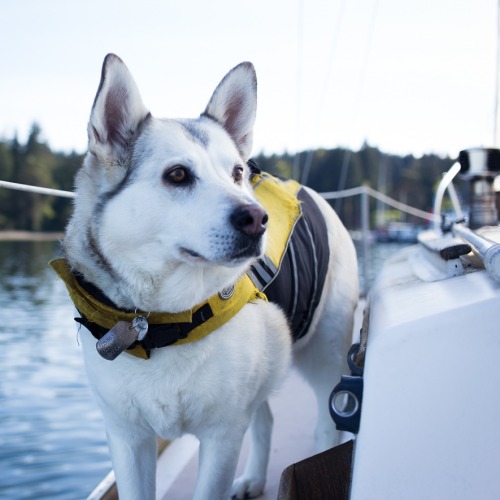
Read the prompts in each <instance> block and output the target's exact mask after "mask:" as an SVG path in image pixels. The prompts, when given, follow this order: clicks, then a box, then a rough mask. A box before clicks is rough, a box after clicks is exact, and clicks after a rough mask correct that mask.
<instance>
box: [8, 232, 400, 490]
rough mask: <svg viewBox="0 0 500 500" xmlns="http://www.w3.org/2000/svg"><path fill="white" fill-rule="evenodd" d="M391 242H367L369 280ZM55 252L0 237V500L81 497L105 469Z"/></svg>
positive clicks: (52, 247) (50, 246)
mask: <svg viewBox="0 0 500 500" xmlns="http://www.w3.org/2000/svg"><path fill="white" fill-rule="evenodd" d="M399 248H401V246H398V245H394V244H389V245H385V246H381V245H377V246H376V247H372V248H371V261H372V266H371V270H370V280H371V279H372V277H373V275H374V273H375V271H376V269H378V268H379V267H380V265H381V263H382V261H383V260H384V258H386V257H387V255H388V254H392V253H394V252H395V251H396V250H398V249H399ZM56 253H57V244H56V243H51V242H3V241H0V278H1V279H0V498H1V499H9V500H10V499H40V498H50V499H71V500H73V499H80V498H85V497H86V496H87V495H88V494H89V493H90V492H91V491H92V490H93V488H94V487H95V486H96V485H97V484H98V483H99V481H100V480H101V479H102V478H103V477H104V476H105V474H107V472H108V471H109V470H110V468H111V462H110V459H109V454H108V450H107V446H106V441H105V435H104V430H103V423H102V419H101V416H100V413H99V410H98V409H97V407H96V405H95V403H94V401H93V399H92V395H91V393H90V390H89V388H88V385H87V381H86V377H85V373H84V369H83V362H82V358H81V353H80V349H79V346H78V341H77V336H76V331H77V330H76V326H75V323H74V321H73V307H72V305H71V303H70V300H69V298H68V296H67V293H66V289H65V288H64V284H63V283H62V282H61V281H60V280H59V279H57V278H56V276H55V274H54V273H53V271H52V270H51V269H50V268H49V267H48V266H47V263H48V262H49V260H51V259H52V258H53V257H54V256H56ZM361 260H362V257H361Z"/></svg>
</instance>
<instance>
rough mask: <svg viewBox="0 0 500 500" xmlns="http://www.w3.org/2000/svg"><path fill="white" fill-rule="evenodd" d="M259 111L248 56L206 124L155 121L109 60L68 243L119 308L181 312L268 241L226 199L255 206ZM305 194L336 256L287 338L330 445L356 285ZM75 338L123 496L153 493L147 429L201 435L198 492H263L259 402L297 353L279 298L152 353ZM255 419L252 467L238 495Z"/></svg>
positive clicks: (340, 230)
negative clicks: (254, 140) (182, 177)
mask: <svg viewBox="0 0 500 500" xmlns="http://www.w3.org/2000/svg"><path fill="white" fill-rule="evenodd" d="M118 104H119V105H118ZM255 109H256V79H255V72H254V70H253V67H252V66H251V64H250V63H243V64H241V65H239V66H237V67H236V68H235V69H233V70H232V71H231V72H230V73H228V75H226V77H225V78H224V80H223V81H222V82H221V84H220V85H219V86H218V87H217V89H216V91H215V92H214V95H213V96H212V98H211V100H210V102H209V105H208V106H207V109H206V111H205V113H204V114H203V115H202V116H201V117H200V118H199V119H197V120H189V121H182V120H180V121H177V120H159V119H156V118H152V117H150V116H149V114H148V112H147V111H146V110H145V108H144V106H143V104H142V101H141V98H140V95H139V93H138V91H137V88H136V85H135V83H134V81H133V79H132V77H131V76H130V73H129V72H128V70H127V68H126V66H125V65H124V64H123V63H122V62H121V60H120V59H119V58H117V57H116V56H113V55H110V56H108V57H107V58H106V60H105V63H104V67H103V77H102V81H101V85H100V88H99V91H98V94H97V96H96V101H95V103H94V107H93V110H92V113H91V118H90V123H89V154H88V155H87V158H86V159H85V162H84V165H83V167H82V169H81V171H80V172H79V174H78V176H77V180H76V183H77V193H78V197H77V199H76V202H75V210H74V215H73V218H72V220H71V221H70V224H69V226H68V228H67V232H66V237H65V241H64V248H65V253H66V257H67V258H68V260H69V262H70V264H71V266H72V268H73V269H74V270H75V271H78V272H79V273H81V274H83V275H84V276H85V278H86V279H87V280H88V281H91V282H93V283H94V284H95V285H96V286H98V287H99V288H101V289H102V290H103V291H104V292H105V293H106V295H108V297H109V298H111V299H112V300H113V301H114V302H115V303H116V304H117V305H118V306H119V307H122V308H138V309H139V310H142V311H158V312H161V311H169V312H178V311H184V310H186V309H189V308H191V307H193V306H195V305H196V304H198V303H200V302H202V301H204V300H205V299H207V298H208V297H210V296H212V295H213V294H214V293H217V292H218V291H220V290H221V289H223V288H225V287H227V286H228V285H231V284H233V283H234V282H235V281H236V280H237V279H238V277H239V276H240V275H241V274H242V273H243V272H245V270H246V269H247V268H248V266H249V265H250V263H251V262H252V261H253V260H254V259H255V258H256V257H258V256H259V255H261V253H262V251H263V249H264V246H265V235H264V236H262V237H261V238H258V241H259V243H258V245H257V246H256V247H255V249H254V250H252V252H253V253H252V254H251V255H250V254H247V255H242V254H240V253H238V251H239V249H240V248H241V247H242V243H241V241H240V240H241V239H239V233H238V232H237V231H235V228H234V227H232V225H231V223H230V222H229V221H230V220H231V219H230V218H231V214H233V213H234V210H235V208H238V207H252V208H253V209H255V210H258V207H259V205H258V203H257V202H256V201H255V199H254V197H253V194H252V191H251V188H250V187H249V184H248V181H247V180H246V178H248V172H247V171H246V169H247V167H246V160H247V159H248V156H249V154H250V148H251V137H252V129H253V124H254V119H255ZM176 166H182V167H183V168H187V169H189V172H190V175H192V178H193V179H194V180H193V182H192V183H190V184H189V185H183V186H180V187H179V186H178V185H173V184H171V183H170V182H169V181H165V178H164V173H165V172H169V171H170V170H171V169H173V168H176ZM235 167H242V168H244V170H245V173H244V177H245V180H243V181H241V182H239V181H235V177H233V175H234V170H233V169H234V168H235ZM311 193H312V196H314V198H315V199H316V200H317V203H318V204H319V206H320V207H321V210H322V211H323V213H324V214H325V218H326V221H327V227H328V238H329V242H330V245H331V249H332V250H331V258H330V268H329V273H328V276H327V278H326V283H325V289H324V292H323V295H322V299H321V302H320V305H319V306H318V309H317V312H316V315H315V318H314V321H313V324H312V327H311V331H310V333H309V334H308V335H307V337H306V338H304V339H302V340H301V341H299V342H298V343H297V344H296V345H295V346H294V352H295V354H294V359H295V361H296V364H297V366H298V368H299V369H300V370H301V371H302V373H303V374H304V376H305V377H306V379H307V380H308V381H309V382H310V383H311V385H312V386H313V388H314V389H315V391H316V393H317V396H318V405H319V422H318V426H317V433H316V440H317V448H318V450H323V449H326V448H328V447H331V446H333V445H334V444H336V441H337V439H338V438H337V433H336V431H335V428H334V424H333V422H332V421H331V419H330V416H329V415H328V396H329V394H330V391H331V390H332V388H333V386H334V384H335V383H336V381H337V380H338V378H339V377H340V375H341V373H342V372H343V370H344V365H345V355H346V351H347V346H348V342H349V334H350V331H351V326H352V315H353V310H354V307H355V304H356V301H357V296H358V288H357V270H356V258H355V252H354V247H353V245H352V242H351V240H350V238H349V236H348V234H347V231H346V230H345V228H344V227H343V226H342V224H341V223H340V221H339V219H338V218H337V216H336V215H335V213H334V212H333V211H332V210H331V209H330V207H329V205H328V204H327V203H326V202H325V201H324V200H323V199H322V198H321V197H320V196H318V195H316V194H315V193H313V192H311ZM81 339H82V346H83V351H84V357H85V364H86V369H87V373H88V376H89V381H90V384H91V387H92V390H93V391H94V393H95V395H96V398H97V400H98V402H99V405H100V407H101V409H102V412H103V414H104V418H105V422H106V430H107V435H108V441H109V446H110V450H111V454H112V460H113V466H114V469H115V473H116V477H117V482H118V488H119V492H120V498H121V500H127V499H139V498H140V499H152V498H154V495H155V493H154V490H155V461H156V444H155V436H156V435H159V436H162V437H164V438H166V439H173V438H175V437H177V436H180V435H182V434H183V433H192V434H194V435H196V436H197V437H198V438H199V439H200V464H199V475H198V479H197V483H196V490H195V494H194V498H195V499H197V500H202V499H211V500H212V499H213V500H217V499H221V500H223V499H226V498H228V497H229V496H231V495H233V496H234V497H235V498H244V497H245V495H249V496H251V497H253V496H257V495H259V494H260V493H261V492H262V490H263V488H264V484H265V479H266V469H267V462H268V458H269V446H270V444H269V443H270V441H269V440H270V435H271V427H272V416H271V414H270V410H269V407H268V405H267V402H266V401H267V398H268V396H269V394H270V393H271V392H272V391H274V390H276V389H277V388H278V387H279V385H280V384H281V381H282V380H283V378H284V376H285V374H286V373H287V369H288V367H289V364H290V361H291V354H292V348H291V343H290V334H289V330H288V326H287V323H286V320H285V318H284V315H283V314H282V312H281V311H280V310H279V308H278V307H277V306H275V305H274V304H271V303H267V302H265V301H258V302H256V303H252V304H248V305H246V306H245V307H244V308H243V309H242V310H241V311H240V312H239V313H238V314H237V315H236V316H234V317H233V318H232V319H231V320H230V321H229V322H227V323H226V324H224V325H223V326H222V327H220V328H219V329H218V330H217V331H215V332H213V333H212V334H210V335H209V336H207V337H205V338H204V339H203V340H200V341H198V342H193V343H189V344H185V345H174V346H170V347H166V348H162V349H157V350H154V351H153V352H152V355H151V359H149V360H142V359H139V358H136V357H133V356H131V355H129V354H126V353H123V354H121V355H120V356H118V358H117V359H115V360H114V361H107V360H105V359H103V358H101V357H100V356H99V355H98V353H97V351H96V348H95V344H96V341H95V339H94V338H93V337H92V336H91V335H90V334H88V333H86V334H82V335H81ZM248 426H250V429H251V436H252V440H251V441H252V445H251V451H250V456H249V460H248V464H247V467H246V469H245V472H244V475H243V476H242V477H241V478H239V479H237V480H236V481H235V482H234V485H233V487H232V489H231V485H232V483H233V478H234V471H235V467H236V463H237V459H238V454H239V451H240V446H241V441H242V438H243V434H244V433H245V431H246V429H247V428H248Z"/></svg>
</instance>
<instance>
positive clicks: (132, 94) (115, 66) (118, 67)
mask: <svg viewBox="0 0 500 500" xmlns="http://www.w3.org/2000/svg"><path fill="white" fill-rule="evenodd" d="M147 116H149V113H148V111H147V109H146V108H145V107H144V104H143V103H142V99H141V96H140V94H139V90H138V89H137V85H136V84H135V82H134V79H133V78H132V75H131V74H130V72H129V70H128V68H127V66H125V64H124V63H123V61H122V60H121V59H120V58H119V57H118V56H115V55H114V54H108V55H107V56H106V58H105V59H104V63H103V65H102V74H101V83H100V84H99V89H98V90H97V95H96V96H95V100H94V105H93V107H92V112H91V114H90V121H89V125H88V136H89V151H91V152H92V153H94V154H95V155H96V156H97V157H98V158H99V160H101V161H102V162H104V163H106V164H115V163H120V162H121V161H123V160H124V158H125V155H126V154H127V150H128V147H129V145H130V144H131V142H132V141H133V139H134V136H135V135H136V134H137V131H138V128H139V126H140V124H141V123H142V122H143V121H144V119H145V118H146V117H147Z"/></svg>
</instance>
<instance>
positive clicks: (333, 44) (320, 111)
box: [300, 0, 346, 184]
mask: <svg viewBox="0 0 500 500" xmlns="http://www.w3.org/2000/svg"><path fill="white" fill-rule="evenodd" d="M345 4H346V0H341V3H340V8H339V13H338V15H337V20H336V23H335V27H334V29H333V30H332V42H331V43H330V45H329V47H330V50H329V53H328V59H327V63H326V74H325V78H324V80H323V88H322V91H321V94H320V99H319V101H318V108H317V110H316V117H317V118H316V120H315V121H314V123H315V124H316V126H315V129H314V131H315V132H316V129H317V128H318V124H319V123H320V121H321V120H320V118H321V116H322V114H323V111H324V106H323V103H324V102H325V99H326V93H327V91H328V87H329V83H330V76H331V73H332V67H333V61H334V57H335V54H336V52H337V44H338V39H339V33H340V28H341V25H342V20H343V18H344V10H345ZM313 156H314V150H313V149H310V150H309V151H308V152H307V156H306V159H305V162H304V170H303V171H302V177H301V179H300V182H301V184H307V179H308V177H309V172H310V170H311V164H312V159H313Z"/></svg>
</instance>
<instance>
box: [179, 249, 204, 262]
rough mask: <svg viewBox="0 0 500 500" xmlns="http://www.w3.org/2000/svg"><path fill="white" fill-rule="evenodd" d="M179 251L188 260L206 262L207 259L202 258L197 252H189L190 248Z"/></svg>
mask: <svg viewBox="0 0 500 500" xmlns="http://www.w3.org/2000/svg"><path fill="white" fill-rule="evenodd" d="M180 251H181V253H182V254H184V255H185V256H187V257H188V258H189V259H190V260H193V259H194V260H195V261H197V262H208V259H206V258H205V257H203V255H201V254H199V253H198V252H195V251H194V250H191V249H190V248H186V247H181V248H180Z"/></svg>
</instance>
